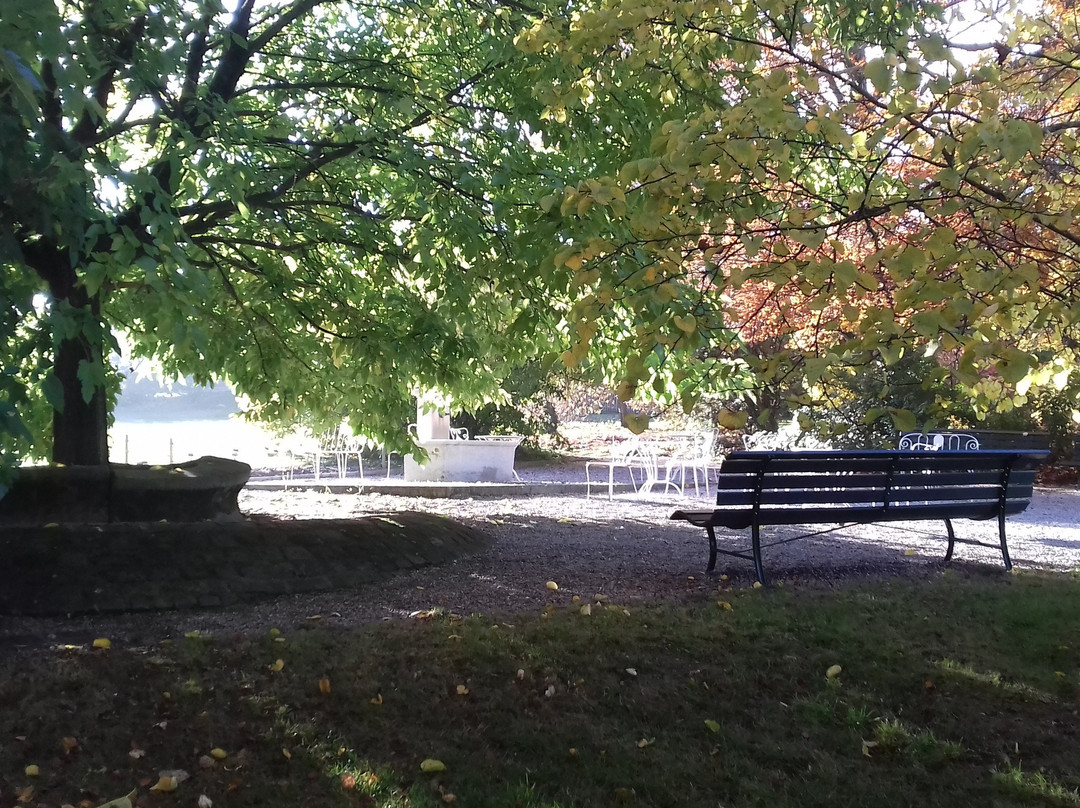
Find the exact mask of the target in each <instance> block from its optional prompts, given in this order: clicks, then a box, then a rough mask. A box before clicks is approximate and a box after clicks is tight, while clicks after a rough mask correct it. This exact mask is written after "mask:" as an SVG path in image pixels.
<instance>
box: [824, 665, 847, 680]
mask: <svg viewBox="0 0 1080 808" xmlns="http://www.w3.org/2000/svg"><path fill="white" fill-rule="evenodd" d="M842 670H843V668H841V667H840V666H839V665H830V666H829V668H828V670H826V671H825V678H826V679H835V678H836V677H837V676H839V675H840V672H841V671H842Z"/></svg>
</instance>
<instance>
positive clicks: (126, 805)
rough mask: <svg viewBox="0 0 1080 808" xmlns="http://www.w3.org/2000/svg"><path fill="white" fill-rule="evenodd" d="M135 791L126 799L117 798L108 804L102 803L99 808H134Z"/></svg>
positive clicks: (125, 797)
mask: <svg viewBox="0 0 1080 808" xmlns="http://www.w3.org/2000/svg"><path fill="white" fill-rule="evenodd" d="M135 793H136V792H135V791H134V790H133V791H132V792H131V793H130V794H128V795H127V796H124V797H117V798H116V799H115V800H109V801H108V802H106V803H102V804H101V805H99V806H98V807H97V808H132V805H133V803H132V800H134V799H135Z"/></svg>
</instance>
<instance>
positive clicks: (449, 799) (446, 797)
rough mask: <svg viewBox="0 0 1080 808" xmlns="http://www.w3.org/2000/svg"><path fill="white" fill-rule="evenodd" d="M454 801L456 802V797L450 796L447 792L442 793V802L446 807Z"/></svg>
mask: <svg viewBox="0 0 1080 808" xmlns="http://www.w3.org/2000/svg"><path fill="white" fill-rule="evenodd" d="M456 800H457V796H456V795H454V794H451V793H450V792H449V791H444V792H443V794H442V801H443V802H445V803H446V804H447V805H449V804H450V803H452V802H454V801H456Z"/></svg>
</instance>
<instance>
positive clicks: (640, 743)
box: [637, 738, 656, 749]
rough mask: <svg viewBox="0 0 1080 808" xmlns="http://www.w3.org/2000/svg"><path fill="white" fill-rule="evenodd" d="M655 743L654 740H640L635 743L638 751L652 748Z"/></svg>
mask: <svg viewBox="0 0 1080 808" xmlns="http://www.w3.org/2000/svg"><path fill="white" fill-rule="evenodd" d="M654 743H656V738H642V739H641V740H640V741H638V742H637V746H638V749H644V748H645V747H646V746H652V745H653V744H654Z"/></svg>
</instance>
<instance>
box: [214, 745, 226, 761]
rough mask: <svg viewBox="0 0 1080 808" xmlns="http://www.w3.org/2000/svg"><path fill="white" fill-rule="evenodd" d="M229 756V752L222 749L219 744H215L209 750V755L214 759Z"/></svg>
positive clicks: (222, 758)
mask: <svg viewBox="0 0 1080 808" xmlns="http://www.w3.org/2000/svg"><path fill="white" fill-rule="evenodd" d="M228 756H229V753H228V752H226V751H225V750H224V749H222V748H221V747H220V746H215V747H214V748H213V749H211V750H210V757H212V758H213V759H214V760H224V759H225V758H227V757H228Z"/></svg>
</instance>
